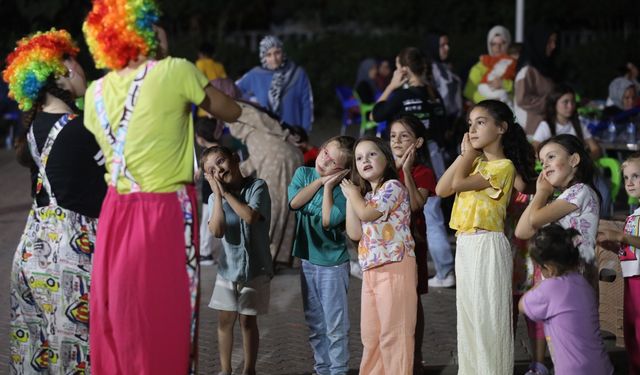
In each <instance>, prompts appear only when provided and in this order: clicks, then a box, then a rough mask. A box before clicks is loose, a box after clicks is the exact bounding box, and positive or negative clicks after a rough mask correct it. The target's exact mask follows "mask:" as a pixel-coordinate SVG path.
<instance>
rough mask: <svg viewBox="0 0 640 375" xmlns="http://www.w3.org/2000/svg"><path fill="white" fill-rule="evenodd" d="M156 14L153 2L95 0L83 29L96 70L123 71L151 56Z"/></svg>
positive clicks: (156, 9)
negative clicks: (139, 57) (132, 63)
mask: <svg viewBox="0 0 640 375" xmlns="http://www.w3.org/2000/svg"><path fill="white" fill-rule="evenodd" d="M159 15H160V11H159V10H158V7H157V6H156V3H155V2H154V1H153V0H94V1H93V8H92V9H91V12H89V14H88V15H87V19H86V20H85V22H84V24H83V25H82V30H83V31H84V35H85V39H86V41H87V45H88V46H89V50H90V51H91V54H92V55H93V59H94V60H95V63H96V68H99V69H102V68H108V69H114V70H117V69H122V68H124V67H125V66H126V65H127V64H128V63H129V62H130V61H132V60H135V59H137V58H138V56H139V55H143V56H149V55H150V54H151V53H153V52H154V51H155V50H156V48H157V46H158V42H157V39H156V34H155V32H154V30H153V25H154V23H156V22H157V21H158V17H159Z"/></svg>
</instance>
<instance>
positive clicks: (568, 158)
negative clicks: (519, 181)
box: [515, 134, 600, 290]
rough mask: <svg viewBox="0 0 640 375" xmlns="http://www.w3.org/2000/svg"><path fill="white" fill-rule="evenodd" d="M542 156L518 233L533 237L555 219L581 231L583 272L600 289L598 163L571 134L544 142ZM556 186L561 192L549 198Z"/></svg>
mask: <svg viewBox="0 0 640 375" xmlns="http://www.w3.org/2000/svg"><path fill="white" fill-rule="evenodd" d="M538 156H539V159H540V161H541V162H542V167H543V169H542V172H541V173H540V175H539V176H538V180H537V181H536V193H535V195H534V196H533V199H532V200H531V203H530V204H529V206H528V207H527V208H526V209H525V211H524V212H523V213H522V216H521V217H520V221H519V222H518V225H517V227H516V232H515V234H516V236H517V237H518V238H522V239H529V238H531V237H533V235H534V234H535V232H536V230H538V229H539V228H541V227H543V226H544V225H547V224H549V223H553V222H557V223H558V224H560V225H561V226H562V227H563V228H573V229H576V230H577V231H578V232H580V235H581V243H580V245H579V249H580V258H581V264H580V272H581V273H582V274H583V276H584V277H585V278H586V279H587V281H589V283H590V284H591V285H592V286H593V287H594V289H595V290H597V288H598V286H597V285H598V272H597V267H596V265H595V245H596V235H597V233H598V221H599V218H600V204H599V196H598V193H597V190H596V189H595V186H594V175H595V167H594V163H593V161H592V160H591V158H590V156H589V153H588V152H587V151H586V149H585V147H584V143H582V141H580V139H578V138H577V137H576V136H574V135H570V134H561V135H557V136H555V137H552V138H549V139H548V140H547V141H545V142H542V143H541V144H540V148H539V153H538ZM556 189H557V190H560V191H561V194H560V195H559V196H558V197H557V198H556V199H555V200H553V201H551V202H549V200H550V199H551V198H552V196H553V193H554V191H555V190H556Z"/></svg>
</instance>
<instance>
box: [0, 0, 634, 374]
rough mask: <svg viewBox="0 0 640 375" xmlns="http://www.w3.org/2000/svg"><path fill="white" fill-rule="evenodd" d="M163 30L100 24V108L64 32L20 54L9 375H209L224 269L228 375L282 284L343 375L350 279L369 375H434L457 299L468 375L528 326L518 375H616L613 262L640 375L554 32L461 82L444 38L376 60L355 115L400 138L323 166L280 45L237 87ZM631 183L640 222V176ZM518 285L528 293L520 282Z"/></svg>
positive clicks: (592, 155) (509, 350) (494, 39)
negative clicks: (433, 363)
mask: <svg viewBox="0 0 640 375" xmlns="http://www.w3.org/2000/svg"><path fill="white" fill-rule="evenodd" d="M158 15H159V9H158V8H157V6H156V4H155V3H154V2H153V1H151V0H145V1H140V2H138V1H112V0H94V1H93V4H92V9H91V11H90V13H89V14H88V16H87V18H86V20H85V22H84V24H83V30H82V31H83V33H84V37H85V40H86V42H87V45H88V47H89V51H90V53H91V54H92V56H93V59H94V61H95V64H96V67H97V68H100V69H106V70H107V71H108V72H107V73H106V74H105V75H104V76H103V77H101V78H99V79H97V80H95V81H93V82H92V83H91V84H90V85H89V86H87V78H86V76H85V73H84V70H83V68H82V67H81V66H80V64H79V63H78V62H77V60H76V56H77V54H78V52H79V49H78V47H77V44H76V42H75V41H74V38H73V37H72V35H70V34H69V33H68V32H67V31H65V30H56V29H52V30H50V31H45V32H36V33H34V34H32V35H29V36H26V37H25V38H23V39H21V40H19V41H18V42H17V45H16V49H15V50H14V51H13V52H12V53H11V54H10V55H9V56H8V57H7V59H6V66H5V69H4V71H3V79H4V81H5V82H7V84H8V86H9V96H10V97H11V98H12V99H13V100H15V101H16V102H17V103H18V105H19V107H20V109H21V110H22V111H23V112H24V113H23V123H24V127H23V129H22V133H21V134H20V136H19V138H18V140H17V142H16V151H17V155H18V160H19V162H20V163H21V164H23V165H24V166H26V167H28V168H30V171H31V182H32V184H31V191H32V196H33V208H32V210H31V211H30V213H29V216H28V219H27V224H26V227H25V231H24V233H23V235H22V237H21V240H20V243H19V245H18V248H17V250H16V253H15V257H14V260H13V269H12V275H11V293H10V296H11V302H10V303H11V317H10V318H11V321H10V331H11V332H10V333H11V344H10V361H11V363H10V369H11V373H12V374H32V373H39V372H43V371H44V372H48V373H56V374H63V373H64V374H68V373H78V372H80V371H81V372H83V373H87V374H88V373H90V372H93V373H94V374H125V373H135V374H172V375H173V374H194V373H196V372H197V338H198V309H199V301H200V298H201V296H200V295H199V290H200V288H199V283H200V279H199V275H200V272H201V266H209V265H213V264H216V266H217V268H216V281H215V286H214V289H213V295H212V296H211V299H210V303H209V305H208V306H209V307H210V308H212V309H215V310H217V312H218V319H217V321H218V327H217V338H218V350H219V356H220V365H221V369H220V371H221V372H220V373H219V374H220V375H230V374H231V373H232V366H231V358H232V348H233V334H234V333H233V332H234V325H235V322H236V320H239V321H240V327H241V332H242V340H243V356H244V361H243V366H244V367H243V372H242V373H243V375H253V374H256V372H257V371H258V370H259V369H257V368H256V363H257V358H258V348H259V341H260V332H259V323H258V316H259V315H262V314H266V313H268V311H269V299H270V282H271V279H272V278H273V277H274V274H276V272H277V267H282V265H287V266H292V265H294V264H295V265H296V266H299V268H300V288H301V292H302V305H303V310H304V318H305V321H306V323H307V325H308V327H309V344H310V346H311V349H312V351H313V360H314V363H313V364H311V363H310V364H309V366H310V367H313V368H314V371H315V373H317V374H319V375H329V374H331V375H338V374H343V375H344V374H347V372H348V370H349V368H348V362H349V358H350V354H349V330H350V323H351V317H350V316H349V308H348V290H349V281H350V280H349V278H350V274H354V275H357V276H358V277H359V278H361V279H362V289H361V316H360V327H361V330H360V331H361V340H362V345H363V355H362V360H361V363H360V373H361V374H421V373H422V372H423V366H424V361H423V360H424V359H425V358H424V357H423V356H424V353H423V351H422V342H423V339H424V335H425V316H424V306H423V304H422V299H421V296H422V295H424V294H425V293H427V292H428V290H429V288H448V287H453V286H456V285H457V290H456V311H457V324H456V330H457V345H458V365H459V370H458V371H459V373H460V374H475V373H480V374H509V375H510V374H512V373H513V367H514V330H515V325H514V320H513V311H514V309H515V310H518V309H519V311H521V312H522V313H523V314H524V315H525V316H526V317H527V326H528V334H529V338H530V339H531V353H532V356H531V365H530V367H529V369H528V371H527V373H526V374H527V375H546V374H550V373H551V370H550V369H549V368H547V366H546V365H545V363H544V359H545V353H546V344H547V343H548V344H549V349H550V352H551V358H552V361H553V367H554V370H555V373H556V374H585V373H589V374H607V375H609V374H612V373H613V367H612V364H611V362H610V360H609V357H608V355H607V353H606V350H605V349H604V345H603V340H602V337H601V334H600V330H599V321H598V306H597V292H598V283H599V280H600V274H599V270H598V265H597V259H596V252H595V249H596V246H598V245H599V246H602V247H603V248H606V249H609V250H612V251H614V252H616V253H618V254H619V256H620V261H621V264H622V269H623V276H624V280H625V300H624V327H625V345H626V348H627V352H628V354H629V359H630V364H629V368H630V372H629V373H630V374H638V373H640V281H639V280H640V260H639V259H640V258H638V256H639V255H640V254H638V248H639V247H640V224H639V223H638V220H639V218H640V209H637V210H635V211H634V212H633V213H632V214H631V215H630V216H629V218H628V219H627V221H626V223H625V225H624V228H622V229H618V230H613V229H610V228H599V220H600V218H602V217H609V216H611V214H612V212H611V207H613V203H612V202H611V201H610V192H609V189H610V186H609V185H608V184H607V181H606V178H604V177H603V176H602V175H601V174H599V172H598V170H597V167H596V164H595V161H596V160H597V159H598V158H599V157H600V156H601V155H602V154H603V147H602V146H601V145H600V144H599V140H598V139H599V137H600V134H599V133H598V131H602V126H601V125H600V124H596V126H588V124H587V122H586V121H585V120H584V119H583V118H581V117H580V116H579V114H578V109H577V107H578V103H579V98H578V93H577V92H576V91H575V89H574V88H572V87H571V86H570V85H568V84H567V83H565V82H564V81H563V77H562V75H561V73H560V71H559V70H558V69H557V67H556V65H555V61H554V56H555V54H556V50H557V48H558V47H557V45H558V32H557V31H554V30H553V29H550V28H547V27H543V26H540V27H534V28H532V29H531V30H530V32H529V33H528V35H527V39H526V40H525V42H524V44H523V45H519V44H516V43H512V38H511V34H510V32H509V30H508V29H507V28H505V27H504V26H500V25H497V26H494V27H492V28H491V29H490V30H489V32H488V34H487V54H483V55H481V56H480V57H479V59H478V62H477V63H476V64H475V65H473V67H472V68H471V70H470V71H469V74H468V77H466V80H463V79H461V77H460V76H459V75H458V74H457V73H456V70H455V69H454V67H453V66H452V65H451V63H450V61H449V56H450V50H451V48H452V46H451V45H450V41H449V37H448V35H447V34H446V32H442V31H434V32H431V33H429V34H428V35H426V36H425V39H424V40H425V41H424V44H423V45H421V46H416V47H412V46H407V47H403V48H398V54H397V56H395V57H394V58H393V59H388V60H387V59H373V58H364V59H363V61H362V62H361V63H360V65H359V67H358V68H357V75H356V76H357V78H356V82H355V84H354V87H353V90H354V95H355V96H356V97H357V99H358V100H359V101H361V102H363V103H368V104H373V109H372V111H371V113H370V114H368V116H370V119H371V120H372V121H375V122H379V123H382V122H385V123H386V124H387V126H386V131H385V132H384V133H383V134H381V136H380V137H373V136H370V135H365V136H362V137H360V138H359V139H355V138H353V137H351V136H347V135H336V136H333V137H331V138H329V139H328V140H326V141H325V142H323V143H322V144H321V145H320V146H319V147H315V144H316V141H317V140H315V139H313V138H312V137H311V136H310V132H311V130H312V126H313V122H314V106H313V93H312V82H311V81H310V79H309V77H308V76H307V74H306V72H305V70H304V69H303V67H301V66H299V65H297V64H295V63H294V62H293V61H292V60H291V59H290V58H289V57H288V56H287V54H286V52H285V44H284V43H283V42H282V41H281V40H280V39H279V38H278V37H276V36H273V35H267V36H265V37H264V38H263V39H262V40H261V42H260V45H259V56H258V58H259V59H258V60H259V63H260V65H259V66H256V67H254V68H253V69H251V70H249V71H248V72H247V73H246V74H244V75H243V76H241V77H227V73H226V71H225V69H224V66H223V64H222V63H221V62H220V61H216V59H215V50H214V48H213V46H211V45H210V44H207V43H205V44H203V45H202V46H201V47H200V50H199V53H198V58H197V61H196V62H195V64H193V63H191V62H189V61H187V60H185V59H181V58H174V57H171V56H170V54H169V49H168V45H167V38H166V35H165V31H164V30H163V29H162V28H161V27H159V26H157V21H158ZM122 20H125V21H124V22H123V21H122ZM453 47H455V46H453ZM620 73H621V75H620V76H619V77H617V78H615V79H614V80H613V81H612V82H611V84H610V86H609V92H608V101H607V103H606V106H607V107H606V108H605V110H604V111H603V122H604V123H605V124H609V123H612V124H614V136H615V135H616V132H615V124H616V123H620V124H627V123H631V124H632V125H633V126H634V129H635V127H636V126H637V125H638V124H637V119H638V113H639V112H640V111H639V110H638V109H639V105H640V103H639V100H638V90H639V89H640V84H639V82H638V68H637V67H636V66H635V65H634V64H633V63H631V62H629V63H628V64H626V65H625V67H624V68H623V69H622V70H621V72H620ZM233 78H237V80H235V81H234V80H233ZM77 98H84V110H81V109H80V108H79V107H78V105H77V104H76V99H77ZM192 108H193V109H194V110H192ZM634 121H636V122H635V123H634ZM607 129H608V128H607ZM227 133H228V135H227ZM634 134H635V132H634ZM609 141H615V138H614V139H609ZM196 145H199V147H200V148H201V149H202V150H203V151H202V152H201V153H200V154H199V156H198V155H197V154H196V151H195V150H196V148H195V146H196ZM536 163H539V164H538V166H539V170H538V172H536V170H535V167H536ZM622 174H623V180H624V187H625V190H626V191H627V193H628V195H629V196H630V197H633V198H638V197H639V196H640V156H639V155H638V154H634V155H631V156H629V157H628V158H627V159H626V161H624V163H622ZM197 181H199V182H200V183H201V186H200V190H201V198H200V200H198V195H197V189H196V185H195V183H196V182H197ZM25 188H26V187H25ZM450 197H453V202H452V204H453V206H452V207H451V206H450V205H449V204H448V203H450V202H451V199H450ZM199 202H200V203H201V204H202V208H201V214H200V215H198V208H199V207H200V205H199ZM445 203H446V204H445ZM514 207H516V209H514ZM199 218H200V219H201V222H200V223H199V222H198V219H199ZM449 218H450V220H449V221H448V223H447V219H449ZM449 230H452V231H454V232H455V237H456V240H455V251H454V248H453V247H452V245H451V243H450V241H449ZM214 250H215V251H214ZM429 256H430V257H431V259H432V260H433V263H434V265H435V270H436V272H435V274H434V275H432V277H431V278H429V271H428V258H429ZM520 260H521V261H522V262H525V263H526V262H529V263H530V264H532V265H533V266H532V267H530V268H527V267H525V268H524V269H525V271H522V270H521V269H520V268H519V267H520V266H521V264H523V263H520ZM523 272H524V275H523V279H527V280H530V282H528V283H525V282H521V280H520V281H517V282H516V279H518V278H519V277H520V276H521V275H522V274H523ZM516 284H517V286H516ZM426 357H427V359H428V354H427V356H426ZM57 358H60V359H61V360H56V359H57ZM62 359H63V360H62Z"/></svg>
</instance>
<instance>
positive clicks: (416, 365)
mask: <svg viewBox="0 0 640 375" xmlns="http://www.w3.org/2000/svg"><path fill="white" fill-rule="evenodd" d="M423 338H424V308H423V307H422V300H421V299H420V295H419V294H418V314H417V315H416V333H415V343H414V345H415V346H414V351H413V373H414V374H423V373H424V369H423V367H422V339H423Z"/></svg>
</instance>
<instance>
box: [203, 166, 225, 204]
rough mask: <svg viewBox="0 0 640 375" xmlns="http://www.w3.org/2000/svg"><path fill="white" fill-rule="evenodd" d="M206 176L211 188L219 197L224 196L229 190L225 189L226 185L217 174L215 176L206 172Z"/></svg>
mask: <svg viewBox="0 0 640 375" xmlns="http://www.w3.org/2000/svg"><path fill="white" fill-rule="evenodd" d="M204 178H205V179H206V180H207V182H208V183H209V186H211V190H212V191H213V193H214V194H215V195H216V196H217V197H221V198H222V197H224V196H225V194H226V193H227V191H226V190H225V188H224V186H223V185H222V183H221V182H220V180H219V179H218V177H217V176H214V175H213V174H211V173H209V172H205V173H204Z"/></svg>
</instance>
